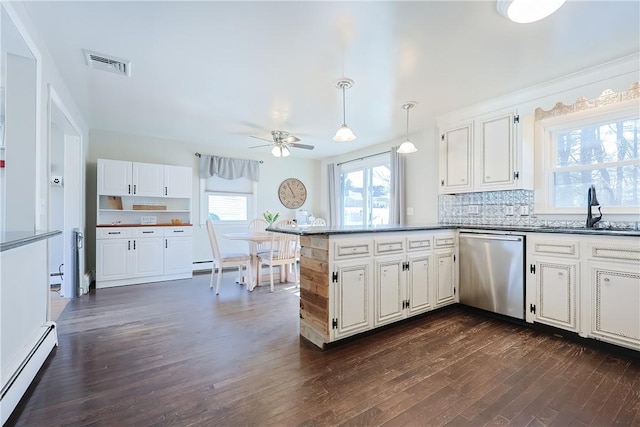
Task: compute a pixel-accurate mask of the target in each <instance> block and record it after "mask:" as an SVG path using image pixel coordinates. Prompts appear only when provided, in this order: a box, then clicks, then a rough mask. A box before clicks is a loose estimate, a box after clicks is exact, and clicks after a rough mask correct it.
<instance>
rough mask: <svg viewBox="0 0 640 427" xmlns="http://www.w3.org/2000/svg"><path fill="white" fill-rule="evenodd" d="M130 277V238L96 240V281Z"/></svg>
mask: <svg viewBox="0 0 640 427" xmlns="http://www.w3.org/2000/svg"><path fill="white" fill-rule="evenodd" d="M130 277H131V239H106V240H96V281H97V282H103V281H107V280H120V279H128V278H130Z"/></svg>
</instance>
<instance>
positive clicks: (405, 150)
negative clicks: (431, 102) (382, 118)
mask: <svg viewBox="0 0 640 427" xmlns="http://www.w3.org/2000/svg"><path fill="white" fill-rule="evenodd" d="M416 104H417V102H414V101H411V102H405V103H404V104H402V108H403V109H405V110H407V140H406V141H405V142H403V143H402V144H400V147H398V150H397V151H398V153H400V154H410V153H415V152H416V151H418V149H417V148H416V146H415V145H413V142H411V141H409V110H410V109H412V108H413V107H415V106H416Z"/></svg>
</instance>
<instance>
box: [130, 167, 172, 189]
mask: <svg viewBox="0 0 640 427" xmlns="http://www.w3.org/2000/svg"><path fill="white" fill-rule="evenodd" d="M131 166H132V171H133V181H132V184H133V191H132V193H131V194H132V195H135V196H145V197H162V195H163V194H164V191H163V190H164V186H163V170H164V165H156V164H152V163H135V162H134V163H132V165H131Z"/></svg>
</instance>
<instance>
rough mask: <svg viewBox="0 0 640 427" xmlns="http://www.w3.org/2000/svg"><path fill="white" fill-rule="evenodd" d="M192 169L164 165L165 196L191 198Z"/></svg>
mask: <svg viewBox="0 0 640 427" xmlns="http://www.w3.org/2000/svg"><path fill="white" fill-rule="evenodd" d="M191 180H192V171H191V168H189V167H184V166H169V165H165V167H164V189H163V194H164V195H165V196H166V197H176V198H188V199H190V198H191V193H192V191H193V190H192V188H191Z"/></svg>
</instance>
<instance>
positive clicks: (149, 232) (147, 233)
mask: <svg viewBox="0 0 640 427" xmlns="http://www.w3.org/2000/svg"><path fill="white" fill-rule="evenodd" d="M132 233H133V237H162V236H163V235H164V232H163V230H162V227H140V228H134V229H133V231H132Z"/></svg>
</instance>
